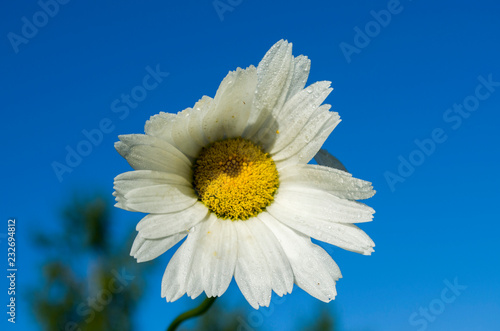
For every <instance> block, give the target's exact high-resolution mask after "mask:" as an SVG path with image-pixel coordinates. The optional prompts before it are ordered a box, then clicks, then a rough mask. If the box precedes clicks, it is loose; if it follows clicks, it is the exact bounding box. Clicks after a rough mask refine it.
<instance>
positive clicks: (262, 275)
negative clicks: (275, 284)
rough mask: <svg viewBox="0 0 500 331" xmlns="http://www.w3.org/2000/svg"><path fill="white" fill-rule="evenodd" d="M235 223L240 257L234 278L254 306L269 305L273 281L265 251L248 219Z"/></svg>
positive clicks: (256, 307)
mask: <svg viewBox="0 0 500 331" xmlns="http://www.w3.org/2000/svg"><path fill="white" fill-rule="evenodd" d="M233 223H234V225H235V227H236V230H237V232H238V259H237V261H236V269H235V270H234V279H235V280H236V283H237V284H238V287H239V288H240V290H241V293H243V296H244V297H245V299H247V301H248V303H249V304H250V305H251V306H252V307H253V308H255V309H258V308H259V306H266V307H267V306H269V302H270V301H271V292H272V291H271V286H272V283H271V275H270V270H269V265H268V263H267V261H266V258H265V256H264V252H263V251H262V249H261V248H260V245H259V242H258V239H257V238H256V237H255V236H254V234H253V233H252V231H251V230H250V229H249V226H248V225H247V223H248V220H247V221H236V222H233Z"/></svg>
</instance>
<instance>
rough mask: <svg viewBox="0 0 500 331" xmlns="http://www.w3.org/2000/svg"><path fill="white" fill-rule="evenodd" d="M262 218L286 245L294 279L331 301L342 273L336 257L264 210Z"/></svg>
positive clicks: (318, 297)
mask: <svg viewBox="0 0 500 331" xmlns="http://www.w3.org/2000/svg"><path fill="white" fill-rule="evenodd" d="M259 218H260V219H261V220H262V221H263V222H264V223H265V224H266V225H267V226H268V227H269V228H270V229H271V230H272V231H273V233H274V235H275V236H276V238H278V241H279V242H280V244H281V245H282V247H283V250H284V252H285V254H286V256H287V257H288V259H289V262H290V265H291V267H292V270H293V274H294V277H295V283H296V284H297V285H298V286H300V287H301V288H302V289H303V290H304V291H306V292H307V293H309V294H310V295H312V296H314V297H315V298H317V299H319V300H321V301H324V302H329V301H330V300H332V299H333V298H334V297H335V295H336V294H337V292H336V290H335V282H336V281H337V280H338V279H339V278H340V277H342V275H341V273H340V269H339V267H338V266H337V264H336V263H335V261H333V259H332V258H331V257H330V256H329V255H328V253H326V252H325V251H324V250H323V249H322V248H321V247H319V246H317V245H314V244H313V243H312V242H311V240H310V239H309V237H307V236H305V235H303V234H301V233H298V232H297V231H294V230H293V229H290V228H289V227H287V226H285V225H283V224H281V223H280V222H278V221H277V220H276V219H274V218H273V217H272V216H271V215H269V214H268V213H266V212H264V213H262V214H260V215H259Z"/></svg>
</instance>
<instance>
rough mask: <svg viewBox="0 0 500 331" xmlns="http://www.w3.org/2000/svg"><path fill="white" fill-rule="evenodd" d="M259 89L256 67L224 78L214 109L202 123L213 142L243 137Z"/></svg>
mask: <svg viewBox="0 0 500 331" xmlns="http://www.w3.org/2000/svg"><path fill="white" fill-rule="evenodd" d="M256 85H257V69H256V68H255V67H254V66H250V67H249V68H247V69H245V70H243V69H241V68H238V69H237V70H236V71H231V72H229V74H228V75H227V76H226V78H224V80H223V81H222V83H221V85H220V87H219V89H218V91H217V94H216V95H215V98H214V102H215V108H214V109H213V111H212V112H210V113H209V114H207V115H206V116H205V118H204V120H203V121H204V129H205V134H206V135H207V136H209V137H210V141H214V140H219V139H221V138H223V137H224V138H234V137H240V136H241V134H242V133H243V130H244V129H245V127H246V125H247V122H248V117H249V116H250V111H251V108H252V101H253V97H254V92H255V86H256Z"/></svg>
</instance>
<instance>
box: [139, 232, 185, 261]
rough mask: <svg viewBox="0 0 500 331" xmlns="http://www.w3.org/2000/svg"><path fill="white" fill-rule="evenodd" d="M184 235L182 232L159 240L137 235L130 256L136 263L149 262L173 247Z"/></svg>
mask: <svg viewBox="0 0 500 331" xmlns="http://www.w3.org/2000/svg"><path fill="white" fill-rule="evenodd" d="M186 234H187V233H186V232H183V233H177V234H174V235H172V236H169V237H165V238H161V239H146V238H143V237H141V235H140V233H139V234H138V235H137V236H136V237H135V240H134V244H133V245H132V251H131V252H130V254H131V255H132V256H133V257H135V258H136V259H137V262H146V261H150V260H152V259H155V258H157V257H158V256H160V255H161V254H163V253H165V252H166V251H167V250H169V249H170V248H172V247H173V246H175V244H177V243H178V242H179V241H181V240H182V239H183V238H184V237H185V236H186Z"/></svg>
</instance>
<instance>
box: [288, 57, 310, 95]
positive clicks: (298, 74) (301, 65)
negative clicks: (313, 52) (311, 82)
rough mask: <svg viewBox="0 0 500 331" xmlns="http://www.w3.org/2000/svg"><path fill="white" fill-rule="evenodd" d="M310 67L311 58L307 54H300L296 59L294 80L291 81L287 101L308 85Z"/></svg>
mask: <svg viewBox="0 0 500 331" xmlns="http://www.w3.org/2000/svg"><path fill="white" fill-rule="evenodd" d="M310 69H311V60H309V59H308V58H307V56H304V55H299V56H297V57H296V58H295V59H294V64H293V75H292V80H291V82H290V88H289V89H288V94H287V96H286V100H285V101H288V100H290V98H291V97H293V96H294V95H295V94H296V93H298V92H299V91H301V90H302V89H303V88H304V86H306V82H307V77H309V70H310Z"/></svg>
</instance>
